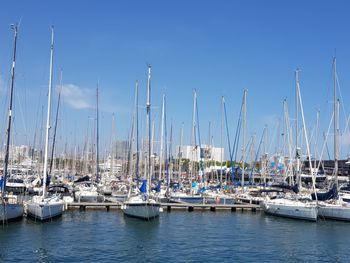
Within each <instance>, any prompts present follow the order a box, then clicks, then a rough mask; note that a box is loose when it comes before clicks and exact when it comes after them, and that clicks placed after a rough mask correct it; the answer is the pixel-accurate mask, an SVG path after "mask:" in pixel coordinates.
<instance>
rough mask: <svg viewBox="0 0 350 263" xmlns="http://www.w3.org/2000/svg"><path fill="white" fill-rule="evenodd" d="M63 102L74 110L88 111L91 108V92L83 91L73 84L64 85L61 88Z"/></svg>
mask: <svg viewBox="0 0 350 263" xmlns="http://www.w3.org/2000/svg"><path fill="white" fill-rule="evenodd" d="M61 94H62V97H63V100H64V101H65V102H66V103H67V104H68V105H69V106H71V107H72V108H74V109H89V108H93V107H94V105H93V104H92V103H91V101H92V95H93V94H92V91H91V90H88V89H83V88H81V87H79V86H76V85H74V84H65V85H63V86H62V93H61Z"/></svg>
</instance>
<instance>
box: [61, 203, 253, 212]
mask: <svg viewBox="0 0 350 263" xmlns="http://www.w3.org/2000/svg"><path fill="white" fill-rule="evenodd" d="M121 205H122V204H121V203H117V202H104V203H79V202H74V203H68V204H66V208H67V209H70V208H79V210H80V211H85V210H86V208H91V209H97V208H105V209H106V210H107V211H109V210H110V208H116V209H120V207H121ZM160 206H161V207H162V208H163V209H166V211H168V212H170V211H171V210H172V209H183V210H188V211H189V212H192V211H194V210H209V211H212V212H215V211H216V210H229V211H231V212H235V211H236V210H242V211H243V210H251V211H252V212H256V211H257V210H260V206H259V205H256V204H191V203H161V204H160Z"/></svg>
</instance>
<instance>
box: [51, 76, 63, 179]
mask: <svg viewBox="0 0 350 263" xmlns="http://www.w3.org/2000/svg"><path fill="white" fill-rule="evenodd" d="M61 92H62V69H61V74H60V91H59V93H58V102H57V109H56V119H55V128H54V132H53V140H52V149H51V162H50V168H49V174H51V171H52V165H53V162H54V160H53V155H54V152H55V142H56V131H57V121H58V114H59V110H60V101H61Z"/></svg>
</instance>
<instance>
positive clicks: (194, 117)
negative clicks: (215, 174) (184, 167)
mask: <svg viewBox="0 0 350 263" xmlns="http://www.w3.org/2000/svg"><path fill="white" fill-rule="evenodd" d="M196 102H197V93H196V91H194V92H193V115H192V139H191V143H192V169H191V188H192V183H193V177H194V176H195V175H194V171H195V160H196V159H197V158H196V154H197V147H196Z"/></svg>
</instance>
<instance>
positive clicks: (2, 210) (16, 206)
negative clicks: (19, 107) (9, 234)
mask: <svg viewBox="0 0 350 263" xmlns="http://www.w3.org/2000/svg"><path fill="white" fill-rule="evenodd" d="M12 28H13V30H14V49H13V60H12V62H13V63H12V71H11V92H10V104H9V115H8V126H7V132H6V135H7V138H6V152H5V161H4V177H3V178H2V179H1V180H0V186H1V196H0V222H2V223H5V222H8V221H12V220H15V219H19V218H22V217H23V204H21V203H19V202H18V198H17V196H15V195H7V194H6V181H7V175H8V171H7V168H8V163H9V149H10V148H9V147H10V136H11V123H12V102H13V88H14V80H15V64H16V63H15V61H16V46H17V32H18V31H17V25H13V26H12Z"/></svg>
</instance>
